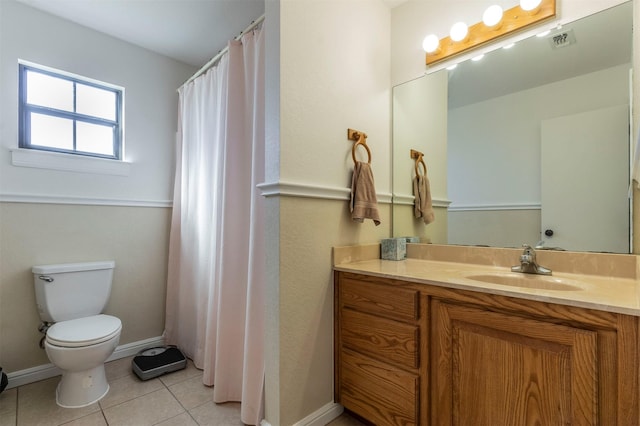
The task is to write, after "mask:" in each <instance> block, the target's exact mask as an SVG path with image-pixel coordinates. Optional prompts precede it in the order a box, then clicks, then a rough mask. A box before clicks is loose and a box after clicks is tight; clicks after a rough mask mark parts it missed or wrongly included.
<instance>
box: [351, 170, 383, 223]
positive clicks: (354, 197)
mask: <svg viewBox="0 0 640 426" xmlns="http://www.w3.org/2000/svg"><path fill="white" fill-rule="evenodd" d="M351 219H353V220H354V221H356V222H360V223H362V222H364V220H365V219H371V220H373V222H374V223H375V224H376V226H378V225H380V215H379V214H378V198H377V197H376V187H375V183H374V181H373V172H372V171H371V165H370V164H369V163H363V162H362V161H357V162H356V164H355V167H354V168H353V178H352V180H351Z"/></svg>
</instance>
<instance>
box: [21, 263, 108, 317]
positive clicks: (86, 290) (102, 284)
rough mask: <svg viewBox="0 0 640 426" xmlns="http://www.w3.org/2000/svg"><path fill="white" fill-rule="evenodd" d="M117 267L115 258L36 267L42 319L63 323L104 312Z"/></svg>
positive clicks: (39, 307) (37, 296) (37, 299)
mask: <svg viewBox="0 0 640 426" xmlns="http://www.w3.org/2000/svg"><path fill="white" fill-rule="evenodd" d="M114 267H115V262H113V261H104V262H89V263H65V264H60V265H41V266H34V267H33V268H32V269H31V271H32V272H33V282H34V285H35V290H36V303H37V307H38V313H39V314H40V318H41V319H42V320H43V321H47V322H60V321H67V320H70V319H75V318H82V317H88V316H91V315H97V314H99V313H101V312H102V310H103V309H104V307H105V306H106V305H107V302H108V301H109V295H110V294H111V281H112V278H113V268H114Z"/></svg>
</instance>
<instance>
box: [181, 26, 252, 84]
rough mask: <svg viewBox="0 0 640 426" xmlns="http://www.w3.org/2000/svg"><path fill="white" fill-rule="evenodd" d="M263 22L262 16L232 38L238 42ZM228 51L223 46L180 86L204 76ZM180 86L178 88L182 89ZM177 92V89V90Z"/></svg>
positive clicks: (227, 48)
mask: <svg viewBox="0 0 640 426" xmlns="http://www.w3.org/2000/svg"><path fill="white" fill-rule="evenodd" d="M262 21H264V14H263V15H262V16H260V17H259V18H258V19H256V20H255V21H253V22H251V24H249V26H248V27H247V28H245V29H244V30H243V31H242V32H241V33H240V34H239V35H238V36H237V37H235V38H234V40H240V38H242V36H243V35H245V34H246V33H248V32H249V31H251V30H252V29H254V28H255V27H257V26H258V25H260V23H261V22H262ZM228 50H229V46H228V45H227V46H225V48H224V49H222V50H221V51H220V52H218V54H217V55H216V56H214V57H213V58H211V59H210V60H209V62H207V63H206V64H204V65H203V66H202V68H200V69H199V70H198V71H196V73H195V74H193V75H192V76H191V78H189V80H187V81H185V82H184V83H183V84H182V86H184V85H186V84H189V83H191V82H192V81H193V80H195V79H196V78H198V77H200V76H201V75H202V74H204V73H205V72H206V71H207V70H208V69H209V68H211V67H212V66H214V65H215V64H216V62H218V60H220V58H221V57H222V55H224V54H225V53H227V51H228ZM182 86H180V87H182ZM178 90H179V89H178Z"/></svg>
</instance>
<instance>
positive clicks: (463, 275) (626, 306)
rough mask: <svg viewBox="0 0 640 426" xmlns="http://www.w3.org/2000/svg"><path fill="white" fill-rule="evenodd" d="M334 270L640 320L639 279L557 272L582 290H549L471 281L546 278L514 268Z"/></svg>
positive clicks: (416, 265)
mask: <svg viewBox="0 0 640 426" xmlns="http://www.w3.org/2000/svg"><path fill="white" fill-rule="evenodd" d="M334 269H335V270H337V271H344V272H353V273H358V274H365V275H373V276H378V277H385V278H395V279H400V280H404V281H410V282H414V283H421V284H429V285H434V286H441V287H448V288H455V289H461V290H471V291H479V292H483V293H490V294H498V295H503V296H510V297H518V298H522V299H529V300H536V301H541V302H549V303H557V304H561V305H568V306H576V307H581V308H589V309H597V310H601V311H608V312H616V313H622V314H628V315H635V316H640V281H639V280H637V279H630V278H618V277H607V276H600V275H580V274H571V273H563V272H555V271H554V272H553V275H552V276H551V277H548V278H552V279H560V280H561V281H562V282H567V283H570V284H572V285H575V286H578V287H579V289H577V290H549V289H539V288H527V287H515V286H511V285H500V284H493V283H486V282H482V281H476V280H472V279H469V278H468V277H469V276H473V275H487V274H498V275H505V274H506V275H516V274H517V276H520V275H522V276H526V277H524V278H525V279H533V280H535V279H536V278H537V277H543V276H536V275H531V274H520V273H515V272H514V273H512V272H511V271H510V268H507V267H501V266H490V265H476V264H467V263H456V262H448V261H433V260H420V259H406V260H401V261H393V260H380V259H375V260H362V261H356V262H349V263H341V264H337V265H335V266H334ZM543 279H544V278H543Z"/></svg>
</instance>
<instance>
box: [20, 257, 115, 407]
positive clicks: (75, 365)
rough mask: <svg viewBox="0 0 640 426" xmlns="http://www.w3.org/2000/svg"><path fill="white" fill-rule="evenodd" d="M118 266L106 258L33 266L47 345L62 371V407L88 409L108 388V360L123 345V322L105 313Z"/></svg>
mask: <svg viewBox="0 0 640 426" xmlns="http://www.w3.org/2000/svg"><path fill="white" fill-rule="evenodd" d="M114 267H115V263H114V262H113V261H106V262H90V263H70V264H62V265H44V266H34V267H33V268H32V272H33V275H34V285H35V292H36V302H37V308H38V313H39V315H40V318H41V319H42V321H43V324H42V325H41V327H40V329H41V330H43V331H44V332H46V336H45V339H44V349H45V351H46V353H47V356H48V357H49V360H50V361H51V363H52V364H53V365H55V366H56V367H58V368H60V369H61V370H62V378H61V379H60V383H59V384H58V387H57V389H56V402H57V404H58V405H59V406H61V407H65V408H79V407H85V406H87V405H90V404H93V403H95V402H97V401H99V400H100V399H101V398H103V397H104V396H105V395H106V394H107V392H109V383H108V382H107V378H106V376H105V371H104V363H105V361H106V360H107V359H108V358H109V357H110V356H111V354H112V353H113V352H114V350H115V349H116V347H117V346H118V342H119V340H120V333H121V331H122V323H121V321H120V319H119V318H116V317H114V316H111V315H105V314H102V313H101V312H102V310H103V309H104V308H105V306H106V304H107V301H108V300H109V295H110V292H111V281H112V277H113V269H114Z"/></svg>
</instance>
